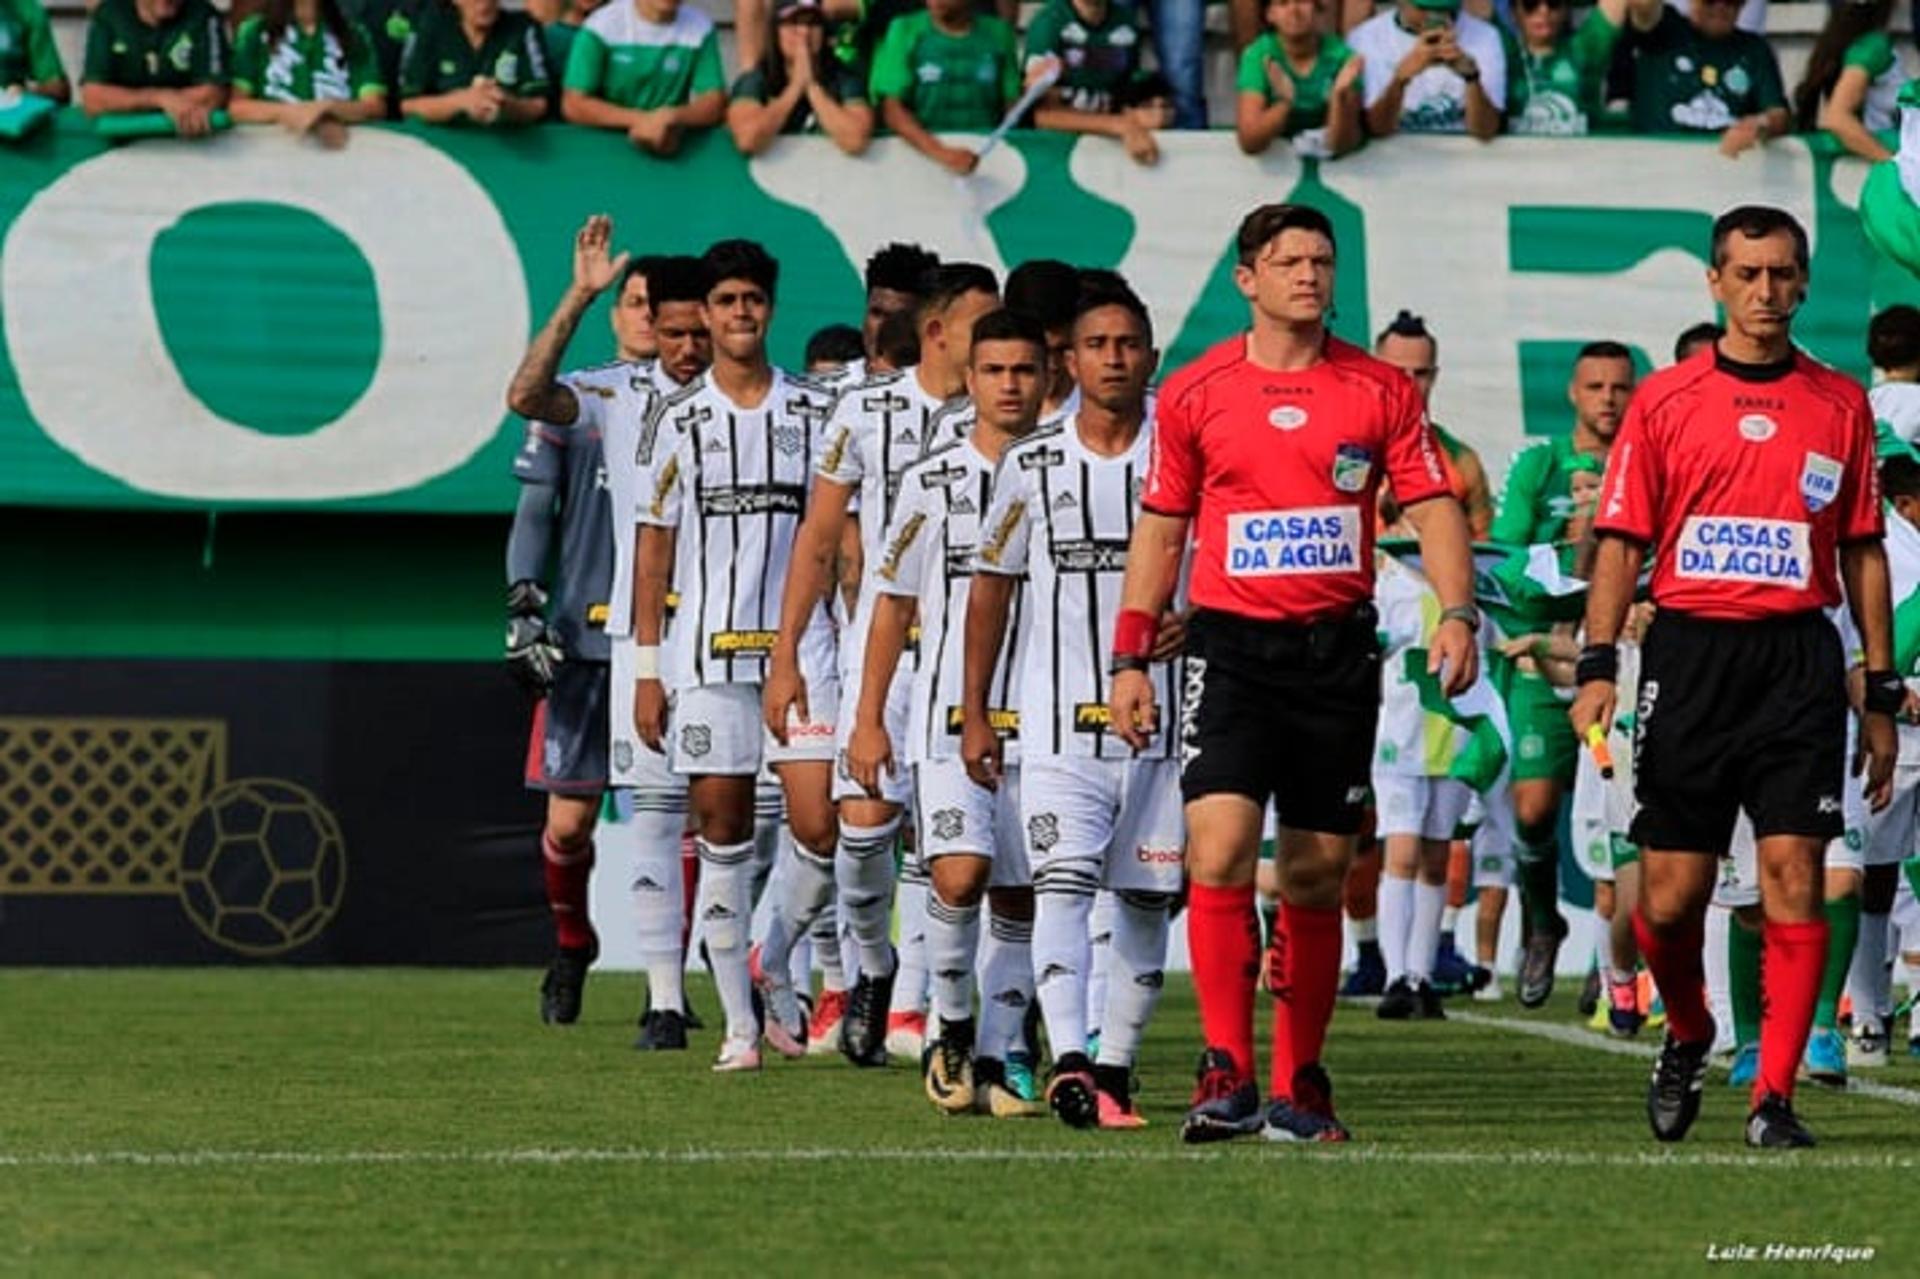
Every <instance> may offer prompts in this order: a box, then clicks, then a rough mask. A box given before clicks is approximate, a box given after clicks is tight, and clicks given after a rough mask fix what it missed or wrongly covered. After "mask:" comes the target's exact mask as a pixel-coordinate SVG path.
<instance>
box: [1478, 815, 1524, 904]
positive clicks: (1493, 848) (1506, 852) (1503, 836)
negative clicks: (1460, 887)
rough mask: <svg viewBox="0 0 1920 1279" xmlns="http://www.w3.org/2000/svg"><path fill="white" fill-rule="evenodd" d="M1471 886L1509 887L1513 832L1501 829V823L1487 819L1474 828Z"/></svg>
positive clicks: (1512, 865) (1511, 873)
mask: <svg viewBox="0 0 1920 1279" xmlns="http://www.w3.org/2000/svg"><path fill="white" fill-rule="evenodd" d="M1471 848H1472V853H1473V886H1474V887H1475V888H1512V887H1513V873H1514V859H1513V834H1512V831H1511V830H1507V831H1504V832H1503V831H1502V830H1501V823H1499V822H1495V821H1486V822H1481V823H1480V829H1478V830H1476V831H1474V832H1473V843H1472V845H1471Z"/></svg>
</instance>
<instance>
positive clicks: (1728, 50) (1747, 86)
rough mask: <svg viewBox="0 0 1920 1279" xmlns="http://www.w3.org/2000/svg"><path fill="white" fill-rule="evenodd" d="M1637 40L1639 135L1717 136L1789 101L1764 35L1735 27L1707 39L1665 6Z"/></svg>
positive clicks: (1635, 103)
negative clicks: (1741, 122) (1731, 31)
mask: <svg viewBox="0 0 1920 1279" xmlns="http://www.w3.org/2000/svg"><path fill="white" fill-rule="evenodd" d="M1632 44H1633V47H1634V49H1635V52H1636V54H1637V56H1636V57H1635V58H1634V62H1633V127H1634V128H1635V129H1636V130H1638V131H1639V132H1641V133H1720V132H1722V131H1724V130H1725V129H1726V128H1727V126H1728V125H1731V124H1733V123H1734V122H1735V121H1737V120H1741V119H1744V118H1746V117H1747V116H1751V115H1759V114H1760V113H1761V112H1763V111H1770V110H1772V109H1773V108H1775V107H1785V106H1786V105H1787V95H1786V92H1785V91H1784V90H1783V89H1782V88H1781V87H1780V64H1779V62H1777V61H1776V60H1775V59H1774V56H1773V46H1772V45H1770V44H1768V43H1767V42H1766V40H1765V38H1763V37H1761V36H1757V35H1753V34H1752V33H1750V32H1746V31H1735V32H1733V33H1732V34H1730V35H1727V36H1724V37H1722V38H1721V39H1718V40H1709V39H1707V38H1706V37H1705V36H1703V35H1701V34H1700V32H1699V31H1698V30H1696V29H1695V28H1694V25H1693V23H1691V22H1689V21H1687V20H1686V19H1685V18H1683V17H1681V16H1680V15H1679V14H1678V13H1676V12H1674V11H1673V10H1672V9H1667V10H1665V11H1663V12H1662V13H1661V15H1660V22H1659V24H1658V25H1657V26H1655V27H1654V29H1653V30H1651V31H1643V32H1636V33H1635V35H1634V38H1633V41H1632Z"/></svg>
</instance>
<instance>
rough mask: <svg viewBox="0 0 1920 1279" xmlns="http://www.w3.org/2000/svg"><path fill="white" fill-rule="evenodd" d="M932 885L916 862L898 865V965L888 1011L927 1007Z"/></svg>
mask: <svg viewBox="0 0 1920 1279" xmlns="http://www.w3.org/2000/svg"><path fill="white" fill-rule="evenodd" d="M932 896H933V886H932V885H931V884H929V883H928V882H927V875H926V872H925V871H923V870H921V869H920V868H919V867H918V866H917V865H914V864H909V865H906V866H902V867H901V868H900V883H899V885H898V886H897V887H896V888H895V889H894V893H893V902H894V909H895V910H897V911H898V912H899V913H900V943H899V954H900V967H899V969H898V971H896V972H895V973H894V977H893V1004H892V1007H890V1008H889V1009H888V1011H889V1012H896V1013H920V1012H925V1011H926V1010H927V969H929V968H930V967H932V966H933V965H932V961H931V960H930V959H929V958H928V957H927V914H928V910H929V903H928V899H929V898H931V897H932Z"/></svg>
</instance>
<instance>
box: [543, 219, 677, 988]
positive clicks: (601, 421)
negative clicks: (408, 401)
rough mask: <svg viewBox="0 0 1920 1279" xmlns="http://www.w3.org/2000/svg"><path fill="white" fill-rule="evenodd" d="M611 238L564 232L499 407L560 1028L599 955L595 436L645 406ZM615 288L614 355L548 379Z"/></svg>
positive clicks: (602, 581)
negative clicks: (509, 466)
mask: <svg viewBox="0 0 1920 1279" xmlns="http://www.w3.org/2000/svg"><path fill="white" fill-rule="evenodd" d="M612 239H613V223H612V222H611V221H610V220H609V219H607V218H606V217H603V216H596V217H592V218H589V219H587V221H586V223H585V224H584V225H582V227H581V228H580V230H579V231H578V232H577V233H576V234H575V236H574V243H573V277H572V281H571V283H570V285H569V287H568V289H567V291H566V292H565V293H564V294H563V295H562V297H561V299H560V302H559V304H558V305H557V306H556V307H555V308H554V313H553V316H552V318H551V319H549V320H548V321H547V323H546V325H545V327H543V328H542V329H541V330H540V332H539V333H538V334H537V335H536V336H535V337H534V340H533V342H532V343H531V344H530V345H529V346H528V348H527V353H526V356H525V357H524V358H523V359H522V360H521V363H520V367H519V368H518V369H516V370H515V372H514V377H513V383H512V385H511V386H510V387H509V389H508V391H507V406H508V407H509V408H510V409H512V410H513V411H514V412H516V413H519V414H521V415H523V416H524V417H525V418H526V419H527V440H526V447H525V448H523V449H521V450H520V452H519V454H518V455H516V457H515V459H514V466H513V471H514V478H515V479H517V480H519V481H520V500H519V503H518V504H517V506H516V509H515V511H514V520H513V529H512V532H511V533H510V534H509V536H508V540H507V582H508V584H509V585H508V629H507V658H508V661H509V663H510V665H511V666H512V668H513V669H514V671H515V673H516V674H517V675H519V676H520V678H521V679H522V681H523V683H525V684H526V685H527V686H528V687H529V688H530V689H532V690H533V691H534V692H536V693H537V694H538V695H539V696H540V697H541V699H542V700H541V702H540V706H539V708H538V710H537V711H536V713H535V730H534V731H535V734H536V737H537V738H538V741H537V745H538V750H537V751H535V752H533V754H532V759H531V760H530V768H529V776H528V779H527V780H528V784H529V785H530V786H533V787H536V788H537V789H540V790H544V791H545V792H547V815H546V822H545V824H544V827H543V829H542V831H541V841H540V844H541V855H542V856H541V860H542V870H543V876H544V879H545V882H546V889H547V902H548V907H549V909H550V910H551V911H552V914H553V920H554V931H555V933H556V948H555V954H554V958H553V961H552V963H551V964H549V965H548V968H547V972H546V975H545V977H544V978H543V980H542V981H541V985H540V1015H541V1019H542V1020H544V1021H546V1022H549V1023H552V1024H559V1025H565V1024H569V1023H571V1022H573V1021H575V1020H577V1019H578V1017H579V1015H580V999H581V994H582V991H583V988H584V986H585V982H586V974H587V969H588V967H589V966H591V964H592V963H593V960H594V958H595V956H596V955H597V954H598V953H599V948H600V946H599V938H598V937H597V936H596V935H595V934H594V931H593V926H592V924H591V923H590V922H589V920H588V918H587V884H588V879H589V876H590V875H591V872H592V868H593V860H594V844H593V835H594V829H595V826H596V824H597V822H598V818H599V813H600V799H601V793H602V791H603V790H604V789H605V788H606V785H607V715H608V711H607V701H608V688H609V674H608V647H609V645H608V640H607V634H606V624H607V622H608V620H609V601H610V600H611V599H612V598H613V597H612V596H611V595H610V594H609V593H608V590H609V578H610V576H611V573H612V566H613V554H612V550H613V547H612V535H611V533H610V532H609V515H610V514H611V511H612V507H611V505H610V503H609V501H608V489H609V483H610V477H609V475H608V470H607V466H606V460H605V458H606V454H605V450H604V448H603V446H602V440H603V437H604V435H605V433H606V431H607V430H608V429H609V427H610V426H611V425H613V424H615V423H618V422H620V421H622V420H624V419H625V418H626V417H627V416H629V415H631V414H636V413H640V412H643V411H644V409H645V404H646V399H647V398H648V396H649V395H650V387H649V384H648V383H647V381H646V378H645V373H644V369H645V364H644V362H645V361H646V360H647V359H648V358H649V357H651V356H652V354H653V335H652V329H651V326H650V324H649V322H648V321H649V310H648V307H647V296H646V281H645V279H644V278H642V277H640V276H639V275H638V273H637V272H636V270H635V269H634V265H633V264H632V262H631V260H630V258H629V256H628V255H627V254H625V253H622V254H620V255H619V256H618V257H615V256H613V255H612V254H611V252H610V247H609V246H610V245H611V243H612ZM616 282H618V285H619V295H618V298H617V300H616V303H615V305H614V307H613V309H612V318H613V331H614V339H615V342H616V344H617V345H618V347H619V356H620V358H619V360H617V361H615V362H613V363H611V364H606V365H602V366H600V367H598V368H594V369H589V370H584V371H580V372H575V373H570V374H568V375H567V376H566V377H564V378H562V377H560V376H559V368H560V361H561V359H562V358H563V357H564V356H565V354H566V350H567V346H568V344H569V343H570V342H571V341H572V340H573V335H574V332H575V331H576V330H577V329H578V328H579V325H580V321H581V319H582V318H583V317H584V316H585V314H586V312H587V309H588V308H589V307H591V306H592V305H593V303H594V300H595V299H596V298H597V297H598V296H599V295H600V294H601V293H602V292H604V291H605V290H606V289H608V288H609V287H612V286H614V284H615V283H616ZM556 534H557V539H556ZM556 540H557V541H558V546H557V547H556V546H555V545H554V542H555V541H556ZM556 550H557V552H558V554H557V555H556V554H555V553H554V552H555V551H556ZM550 566H551V567H552V569H554V570H555V576H554V578H553V591H552V595H551V598H550V599H549V595H548V592H547V589H546V587H545V585H544V583H546V582H548V581H549V568H550Z"/></svg>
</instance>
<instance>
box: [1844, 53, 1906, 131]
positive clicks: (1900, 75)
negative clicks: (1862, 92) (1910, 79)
mask: <svg viewBox="0 0 1920 1279" xmlns="http://www.w3.org/2000/svg"><path fill="white" fill-rule="evenodd" d="M1840 65H1841V68H1842V69H1843V70H1844V69H1845V68H1847V67H1859V68H1860V69H1861V70H1862V71H1864V72H1866V74H1867V96H1866V97H1865V99H1863V100H1862V101H1861V103H1860V122H1861V123H1862V124H1864V125H1866V126H1867V128H1869V129H1871V130H1872V131H1873V132H1875V133H1885V132H1887V131H1888V130H1890V129H1897V128H1899V127H1900V103H1899V98H1900V89H1901V86H1903V85H1904V84H1906V82H1907V69H1906V67H1905V66H1903V65H1902V64H1901V62H1900V59H1899V57H1898V55H1896V54H1895V53H1894V51H1893V41H1891V40H1889V39H1888V38H1887V33H1886V32H1884V31H1869V32H1867V34H1865V35H1863V36H1861V37H1860V38H1859V39H1857V40H1855V41H1854V42H1853V43H1852V44H1850V45H1848V46H1847V52H1846V54H1845V55H1844V56H1843V57H1842V58H1841V60H1840Z"/></svg>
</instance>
